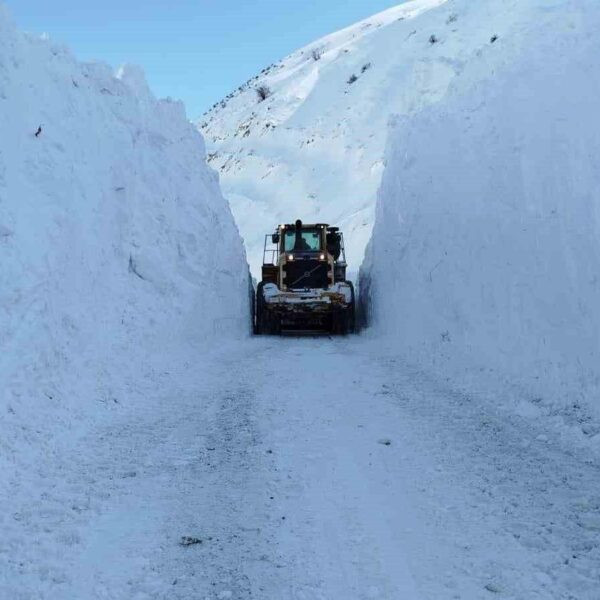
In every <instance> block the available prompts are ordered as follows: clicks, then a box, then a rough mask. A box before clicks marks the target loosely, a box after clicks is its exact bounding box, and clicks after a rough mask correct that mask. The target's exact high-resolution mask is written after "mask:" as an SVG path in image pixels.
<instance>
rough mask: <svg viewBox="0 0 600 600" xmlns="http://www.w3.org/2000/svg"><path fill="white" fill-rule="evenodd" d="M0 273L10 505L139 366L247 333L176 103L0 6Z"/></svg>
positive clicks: (0, 432) (215, 205)
mask: <svg viewBox="0 0 600 600" xmlns="http://www.w3.org/2000/svg"><path fill="white" fill-rule="evenodd" d="M0 264H1V268H0V382H1V386H0V411H1V414H2V420H1V425H0V440H1V442H0V445H1V446H2V453H1V457H0V472H1V473H2V475H3V484H4V483H5V482H7V481H8V480H10V481H11V483H13V484H15V482H17V484H18V483H19V482H20V484H19V485H20V486H21V487H20V488H19V489H21V490H23V489H24V490H25V491H24V492H23V493H24V495H25V497H26V496H27V493H28V491H27V485H29V484H32V485H33V486H35V476H33V477H32V479H31V480H26V478H25V479H23V480H21V476H22V475H23V474H24V473H29V471H28V467H31V466H32V465H35V463H36V460H37V458H38V456H40V455H43V454H44V453H46V452H51V451H53V449H54V447H55V445H56V444H58V443H59V441H60V439H62V438H63V437H70V436H72V435H74V432H76V431H77V427H78V423H79V422H80V421H79V419H80V417H81V416H82V415H94V419H98V418H100V415H101V414H104V413H106V412H107V411H110V410H111V408H114V407H117V406H122V405H124V404H127V403H128V402H130V401H131V399H132V398H133V397H137V396H138V395H139V394H141V391H140V389H139V385H131V386H130V385H129V383H128V379H129V377H128V375H126V374H127V373H130V372H137V373H138V377H137V378H136V381H138V380H139V373H140V372H144V369H143V368H142V366H141V364H142V362H143V361H144V360H145V358H144V357H146V356H147V355H149V354H150V353H157V352H159V353H163V355H164V359H165V360H166V359H167V357H169V356H170V354H171V351H172V349H173V348H174V347H180V348H181V347H183V346H185V345H186V344H185V342H187V341H194V342H196V345H195V346H194V349H193V350H190V351H189V352H188V354H187V359H188V360H190V359H191V358H192V357H193V358H194V359H195V360H197V357H198V354H199V353H200V352H202V351H203V350H205V349H207V348H208V347H209V346H210V345H211V344H213V343H214V341H215V336H216V334H218V335H219V339H222V338H223V337H226V338H227V337H239V336H241V335H245V334H246V333H247V332H248V328H249V326H248V308H247V306H248V277H247V265H246V261H245V256H244V251H243V247H242V242H241V239H240V237H239V235H238V232H237V229H236V227H235V224H234V221H233V218H232V215H231V213H230V211H229V208H228V206H227V203H226V202H225V200H224V199H223V197H222V196H221V193H220V191H219V187H218V183H217V178H216V176H215V174H214V173H213V172H212V171H211V170H209V169H208V168H207V167H206V166H205V165H204V144H203V140H202V138H201V136H200V134H199V133H198V132H197V130H196V129H195V128H194V127H193V126H192V125H191V124H190V123H189V122H188V121H187V119H186V116H185V112H184V109H183V106H182V105H181V104H180V103H178V102H172V101H169V100H164V101H157V100H156V99H155V98H154V97H153V96H152V95H151V94H150V92H149V90H148V86H147V85H146V83H145V80H144V77H143V74H142V73H141V72H140V71H139V70H137V69H132V68H130V67H125V68H124V69H122V70H121V72H120V73H119V76H118V77H115V76H114V75H113V73H112V72H111V70H110V69H109V68H108V67H107V66H105V65H102V64H82V63H79V62H77V61H76V60H75V59H74V58H73V56H72V55H71V54H70V53H69V52H68V51H67V50H66V49H65V48H63V47H61V46H58V45H56V44H53V43H49V42H48V41H44V40H40V39H35V38H33V37H29V36H26V35H24V34H21V33H19V32H17V31H16V30H15V28H14V27H13V25H12V23H11V22H10V21H9V19H8V17H7V15H6V13H5V10H4V9H3V8H2V7H1V6H0ZM130 370H131V371H130ZM115 372H118V375H117V376H115V375H114V373H115ZM138 383H139V381H138ZM63 434H64V435H63ZM38 453H39V454H38ZM3 490H4V487H3ZM13 491H14V490H13ZM3 512H4V511H3ZM3 531H5V533H6V530H3ZM5 539H6V536H5ZM2 554H3V556H4V555H5V553H4V552H3V553H2ZM0 570H2V571H4V568H0ZM5 572H6V571H5ZM0 596H2V597H15V596H14V595H6V596H5V595H4V594H2V593H1V592H0Z"/></svg>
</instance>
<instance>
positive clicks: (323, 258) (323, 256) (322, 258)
mask: <svg viewBox="0 0 600 600" xmlns="http://www.w3.org/2000/svg"><path fill="white" fill-rule="evenodd" d="M319 258H320V259H321V260H325V259H326V258H327V257H326V256H325V255H324V254H321V256H319Z"/></svg>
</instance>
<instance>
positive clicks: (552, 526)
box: [0, 337, 600, 600]
mask: <svg viewBox="0 0 600 600" xmlns="http://www.w3.org/2000/svg"><path fill="white" fill-rule="evenodd" d="M378 357H380V358H378ZM144 376H145V381H146V385H147V388H148V394H147V397H146V398H145V401H144V402H143V403H136V404H135V405H132V406H119V405H116V406H115V409H114V412H113V413H112V415H113V417H114V418H111V419H105V420H104V421H103V423H102V425H101V426H99V427H98V428H95V429H92V430H90V431H88V432H86V433H85V434H83V435H82V436H81V437H79V439H77V441H76V442H73V443H69V444H65V446H64V447H61V448H59V449H57V450H56V453H55V454H54V455H49V456H48V461H47V464H40V465H39V473H40V478H39V486H38V490H37V491H38V492H39V495H38V496H37V497H34V498H29V499H28V503H27V504H26V505H25V504H23V501H22V498H21V497H20V496H19V494H18V493H17V492H18V485H17V484H14V482H13V485H15V486H16V487H14V488H13V491H14V495H13V498H12V500H8V504H9V511H8V512H7V513H5V514H4V516H3V531H4V532H5V535H4V539H3V541H2V546H0V558H1V560H2V562H1V564H2V565H4V566H3V568H2V575H1V577H0V592H1V593H0V595H1V596H2V598H5V597H6V598H9V597H10V598H14V599H15V600H24V599H28V600H29V599H31V600H33V599H34V598H35V599H40V598H43V599H48V600H50V599H51V600H62V599H64V600H80V599H81V600H87V599H94V600H95V599H99V600H100V599H101V600H124V599H135V600H142V599H169V600H171V599H186V600H195V599H206V598H208V599H210V600H214V599H227V598H232V599H235V600H237V599H240V600H241V599H247V598H254V599H257V600H288V599H289V600H359V599H360V600H362V599H373V598H379V599H382V600H412V599H414V600H438V599H439V600H444V599H459V598H460V599H464V600H471V599H479V598H482V599H486V598H514V599H520V600H523V599H527V600H534V599H538V598H561V599H567V598H571V599H574V600H575V599H577V600H597V599H598V598H600V483H599V482H600V470H599V468H598V464H597V463H596V462H593V461H592V460H590V459H588V458H587V457H586V456H585V455H583V454H580V453H579V452H578V451H576V450H573V449H572V448H571V449H569V448H565V447H562V446H561V445H560V441H559V440H558V439H554V437H553V435H552V433H551V432H549V431H543V430H542V429H537V427H542V425H541V424H539V425H538V424H532V422H531V421H530V420H527V419H524V418H521V417H516V416H514V415H512V414H509V413H507V412H502V411H501V410H499V409H496V408H495V405H494V402H493V398H490V397H489V396H485V395H483V394H477V393H476V392H473V393H471V394H466V393H464V392H458V391H456V390H453V389H450V388H449V387H448V386H447V384H445V383H444V382H442V381H438V380H436V379H435V378H433V377H431V376H430V375H428V374H426V373H423V372H420V371H419V370H418V369H416V368H414V367H412V366H411V365H407V364H405V363H403V362H402V361H401V360H400V359H394V358H393V357H392V358H390V356H389V355H388V356H386V357H385V358H382V357H381V354H380V352H379V351H378V349H377V347H376V345H375V344H374V342H372V341H369V340H365V339H363V338H361V337H353V338H347V339H293V338H290V339H288V338H283V339H279V338H259V339H252V340H248V341H247V342H244V343H243V344H242V345H240V346H239V347H238V348H236V349H233V350H232V349H230V348H229V349H227V351H226V350H223V351H221V352H219V353H215V354H214V355H213V356H212V357H211V359H210V361H209V362H208V363H206V362H205V363H204V366H198V365H195V364H192V363H185V362H181V363H180V364H179V365H178V366H177V367H169V369H165V370H159V369H157V368H156V367H155V368H151V367H149V368H148V371H147V373H145V375H144ZM152 390H154V392H153V391H152ZM41 474H43V477H42V475H41ZM186 538H193V539H186ZM192 542H197V543H192ZM4 567H6V568H4ZM2 594H4V595H2ZM6 594H9V595H6Z"/></svg>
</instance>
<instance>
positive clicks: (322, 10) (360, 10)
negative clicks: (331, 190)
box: [0, 0, 401, 118]
mask: <svg viewBox="0 0 600 600" xmlns="http://www.w3.org/2000/svg"><path fill="white" fill-rule="evenodd" d="M1 1H2V0H0V2H1ZM4 2H5V3H6V4H7V5H8V6H9V8H10V11H11V13H12V14H13V16H14V18H15V20H16V21H17V23H18V25H19V27H20V28H21V29H25V30H27V31H31V32H39V33H48V34H49V35H50V36H51V37H52V38H53V39H55V40H57V41H62V42H65V43H66V44H67V45H68V46H70V47H71V48H72V49H73V50H74V51H75V53H76V54H77V56H78V57H79V58H80V59H82V60H90V59H101V60H104V61H106V62H108V63H110V64H111V65H113V66H118V65H120V64H122V63H124V62H132V63H136V64H139V65H141V66H143V67H144V70H145V71H146V75H147V78H148V81H149V83H150V85H151V87H152V89H153V90H154V92H155V93H156V94H157V95H158V96H172V97H174V98H181V99H183V100H184V101H185V103H186V107H187V110H188V115H189V117H191V118H195V117H198V116H199V115H200V114H201V113H202V112H203V111H204V110H205V109H206V108H208V107H209V106H210V105H211V104H213V103H214V102H216V101H217V100H220V99H221V98H222V97H223V96H225V95H226V94H228V93H229V92H230V91H232V90H233V89H235V88H236V87H237V86H238V85H240V84H241V83H243V82H244V81H246V80H247V79H249V78H250V77H251V76H254V75H256V74H257V73H258V72H259V71H260V70H261V69H262V68H263V67H265V66H267V65H269V64H271V63H272V62H274V61H276V60H278V59H279V58H283V57H284V56H285V55H286V54H289V53H290V52H291V51H293V50H295V49H296V48H299V47H301V46H304V45H306V44H308V43H310V42H311V41H313V40H314V39H316V38H319V37H321V36H323V35H325V34H327V33H330V32H332V31H336V30H337V29H340V28H342V27H345V26H347V25H351V24H352V23H354V22H355V21H358V20H360V19H362V18H365V17H368V16H369V15H371V14H373V13H376V12H379V11H380V10H384V9H386V8H389V7H390V6H394V5H395V4H399V3H401V0H396V1H395V0H252V1H247V2H243V1H240V0H171V1H168V0H144V1H142V0H102V1H100V2H94V1H93V0H52V1H48V0H4Z"/></svg>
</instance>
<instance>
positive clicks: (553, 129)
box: [361, 0, 600, 443]
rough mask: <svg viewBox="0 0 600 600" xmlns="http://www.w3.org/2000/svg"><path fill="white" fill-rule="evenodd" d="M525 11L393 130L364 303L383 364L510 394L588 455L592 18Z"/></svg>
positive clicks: (596, 163) (547, 9) (599, 374)
mask: <svg viewBox="0 0 600 600" xmlns="http://www.w3.org/2000/svg"><path fill="white" fill-rule="evenodd" d="M457 4H458V3H457ZM457 4H455V8H460V7H458V6H457ZM466 4H469V3H466ZM491 4H494V3H493V2H491V3H490V2H486V3H483V2H482V3H478V5H477V7H475V6H474V5H470V7H469V10H472V11H481V12H482V15H483V14H484V13H485V11H486V10H487V8H488V6H487V5H491ZM525 4H527V10H525V11H521V13H520V16H521V17H522V20H521V23H520V27H518V28H514V30H513V35H512V36H511V37H510V38H509V39H506V38H502V37H500V38H498V39H497V40H490V44H489V45H488V47H487V48H485V49H483V50H482V52H481V55H480V60H479V61H477V62H473V63H470V64H468V65H465V68H464V70H463V72H462V73H461V75H460V77H457V78H456V79H455V80H454V82H453V84H452V86H451V88H450V90H449V92H448V96H447V98H446V99H445V100H444V101H443V102H440V103H439V104H437V105H434V106H432V107H430V108H428V109H425V110H423V111H422V112H420V113H419V114H418V115H415V116H414V117H412V118H410V119H404V118H399V119H398V120H397V121H396V122H395V124H394V125H393V128H392V133H391V142H390V146H389V149H388V158H387V168H386V171H385V175H384V178H383V183H382V187H381V190H380V195H379V202H378V208H377V216H376V224H375V228H374V232H373V237H372V240H371V242H370V246H369V249H368V252H367V257H366V259H365V263H364V264H363V268H362V276H361V287H362V302H363V304H364V305H366V306H367V308H368V310H369V311H370V313H371V317H372V320H373V323H374V326H375V330H376V331H377V332H379V333H381V334H386V335H388V336H389V340H390V342H391V343H392V344H393V345H394V346H395V347H396V349H400V350H403V351H407V352H409V353H410V354H411V356H412V357H413V358H415V359H420V360H422V361H425V362H426V363H428V364H435V365H436V367H438V368H440V369H445V370H447V371H448V374H449V376H453V377H455V378H458V377H459V376H460V375H462V374H465V373H466V372H467V365H468V366H469V369H468V371H469V372H470V373H471V374H472V373H473V372H475V371H477V372H478V373H479V374H480V375H481V374H485V373H487V374H489V375H496V376H500V377H503V378H505V380H506V381H512V382H514V383H516V384H518V386H519V387H520V389H523V388H524V389H527V390H529V391H530V392H531V398H532V399H534V400H535V403H534V404H533V405H528V406H526V407H525V406H522V407H521V408H522V410H523V411H524V412H526V413H527V414H530V415H534V416H537V415H539V414H542V413H546V414H550V415H553V416H554V417H556V418H557V420H559V419H560V420H561V421H562V422H564V420H565V419H566V421H567V422H568V423H569V424H571V425H573V431H575V432H576V433H577V435H579V437H581V439H586V436H587V438H588V439H592V438H594V436H596V437H595V440H596V442H597V443H600V437H599V436H598V427H597V425H594V423H593V420H592V421H590V417H591V416H592V414H594V413H595V415H596V417H598V415H599V414H600V396H599V386H598V383H599V378H600V119H599V117H598V98H600V69H599V68H598V60H597V57H598V55H599V53H600V41H599V39H598V36H597V31H598V27H599V26H600V10H598V7H597V5H596V3H594V2H591V1H588V2H570V1H568V0H561V1H555V2H552V3H548V2H546V1H544V2H542V1H538V2H534V1H530V2H527V3H525ZM513 8H515V10H517V7H516V6H515V7H513ZM509 12H511V14H512V15H513V18H516V17H515V14H517V16H518V14H519V12H518V11H517V13H515V12H514V11H509ZM510 395H511V394H510V392H507V396H510Z"/></svg>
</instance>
